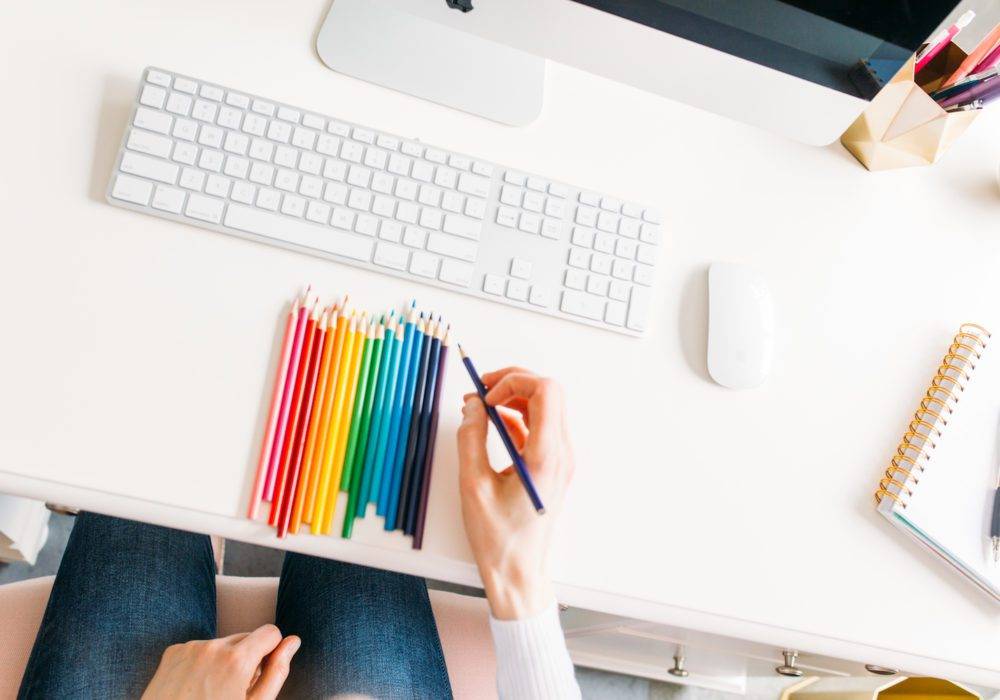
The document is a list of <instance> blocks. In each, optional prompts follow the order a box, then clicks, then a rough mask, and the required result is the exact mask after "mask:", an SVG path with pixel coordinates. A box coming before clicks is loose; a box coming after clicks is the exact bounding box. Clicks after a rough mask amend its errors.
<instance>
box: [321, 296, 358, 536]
mask: <svg viewBox="0 0 1000 700" xmlns="http://www.w3.org/2000/svg"><path fill="white" fill-rule="evenodd" d="M357 331H358V319H357V317H356V316H355V315H354V314H353V313H352V314H351V319H350V323H349V324H348V327H347V328H346V330H345V332H344V340H343V347H342V349H341V352H340V362H339V365H338V369H337V385H336V389H335V391H334V398H333V404H332V406H331V409H330V410H331V412H330V424H329V427H328V428H327V432H326V441H325V443H324V445H323V458H322V459H323V461H322V467H321V469H320V476H319V481H318V482H317V488H316V503H315V506H314V507H313V513H312V518H310V520H309V530H310V532H312V534H314V535H318V534H320V533H321V532H322V531H323V523H324V522H325V521H326V510H327V507H328V505H327V503H328V501H329V500H330V499H329V492H330V490H331V484H332V483H333V458H334V455H335V453H336V451H337V437H338V435H339V430H340V422H341V419H342V417H343V412H344V404H345V403H346V401H345V394H346V393H347V385H348V381H349V377H350V374H351V367H352V366H353V364H354V340H355V338H356V337H357V334H358V332H357ZM333 492H334V496H333V504H334V505H336V503H337V496H336V493H337V489H336V488H335V487H334V488H333Z"/></svg>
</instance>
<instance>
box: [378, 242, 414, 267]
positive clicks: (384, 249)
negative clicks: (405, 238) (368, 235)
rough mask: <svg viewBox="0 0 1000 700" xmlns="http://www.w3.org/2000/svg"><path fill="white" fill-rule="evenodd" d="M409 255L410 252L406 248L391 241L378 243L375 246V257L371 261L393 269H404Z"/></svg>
mask: <svg viewBox="0 0 1000 700" xmlns="http://www.w3.org/2000/svg"><path fill="white" fill-rule="evenodd" d="M409 257H410V252H409V251H408V250H407V249H406V248H402V247H400V246H398V245H392V244H391V243H379V244H378V245H376V246H375V258H374V260H372V262H373V263H375V264H376V265H381V266H382V267H391V268H392V269H393V270H405V269H406V263H407V258H409Z"/></svg>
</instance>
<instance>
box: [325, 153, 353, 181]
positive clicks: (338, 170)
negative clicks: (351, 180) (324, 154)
mask: <svg viewBox="0 0 1000 700" xmlns="http://www.w3.org/2000/svg"><path fill="white" fill-rule="evenodd" d="M323 177H325V178H326V179H327V180H336V181H337V182H343V181H344V178H346V177H347V163H345V162H344V161H342V160H333V159H332V158H327V159H326V163H324V164H323Z"/></svg>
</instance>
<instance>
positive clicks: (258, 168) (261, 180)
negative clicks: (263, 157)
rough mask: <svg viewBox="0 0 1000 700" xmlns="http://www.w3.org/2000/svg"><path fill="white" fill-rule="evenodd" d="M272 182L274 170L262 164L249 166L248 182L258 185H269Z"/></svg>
mask: <svg viewBox="0 0 1000 700" xmlns="http://www.w3.org/2000/svg"><path fill="white" fill-rule="evenodd" d="M273 180H274V168H273V167H272V166H270V165H264V164H263V163H253V164H252V165H251V166H250V181H251V182H256V183H257V184H258V185H270V184H271V182H272V181H273Z"/></svg>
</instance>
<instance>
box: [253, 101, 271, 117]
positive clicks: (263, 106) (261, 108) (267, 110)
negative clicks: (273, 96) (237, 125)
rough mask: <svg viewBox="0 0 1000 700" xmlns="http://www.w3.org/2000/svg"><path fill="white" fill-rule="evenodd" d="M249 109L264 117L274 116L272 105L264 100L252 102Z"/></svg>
mask: <svg viewBox="0 0 1000 700" xmlns="http://www.w3.org/2000/svg"><path fill="white" fill-rule="evenodd" d="M251 109H252V110H253V111H254V112H256V113H257V114H263V115H264V116H265V117H273V116H274V105H273V104H271V103H270V102H265V101H264V100H254V101H253V107H251Z"/></svg>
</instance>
